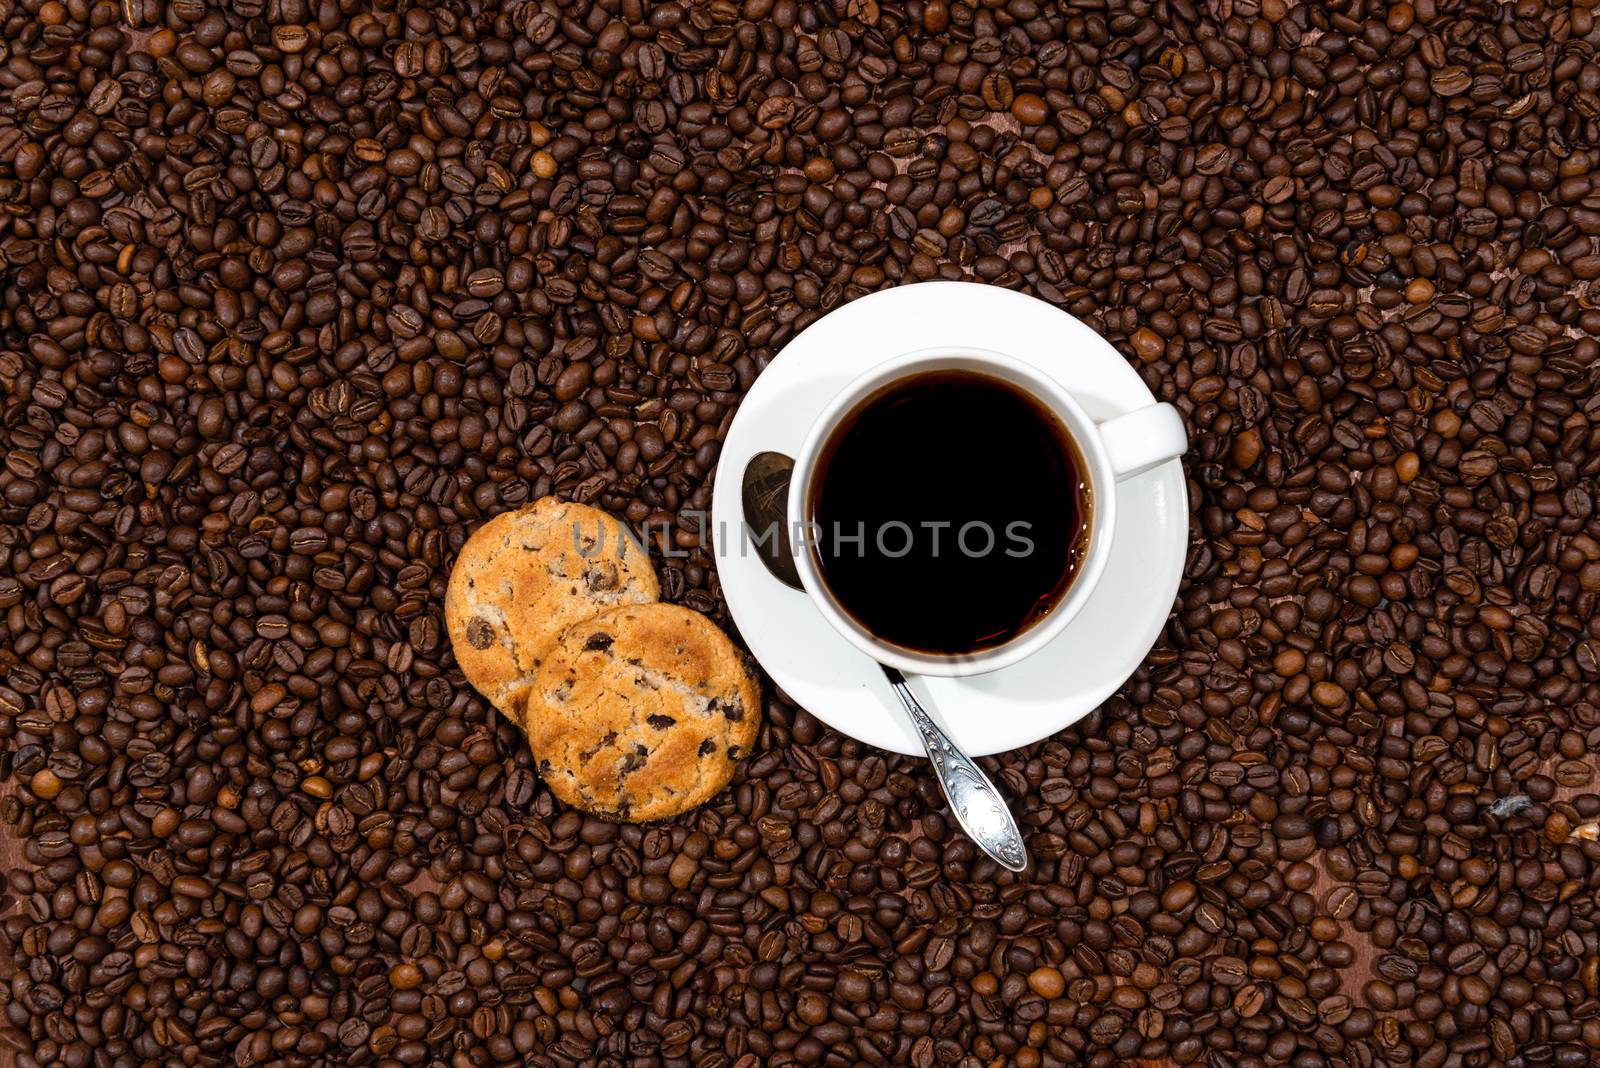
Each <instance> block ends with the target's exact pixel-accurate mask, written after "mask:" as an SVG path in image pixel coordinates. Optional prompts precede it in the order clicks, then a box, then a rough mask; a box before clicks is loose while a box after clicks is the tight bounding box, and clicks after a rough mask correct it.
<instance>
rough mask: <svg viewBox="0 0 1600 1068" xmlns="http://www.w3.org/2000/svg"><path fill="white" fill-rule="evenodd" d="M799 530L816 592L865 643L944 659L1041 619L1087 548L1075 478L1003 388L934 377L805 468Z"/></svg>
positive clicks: (903, 391) (1055, 443) (1082, 478)
mask: <svg viewBox="0 0 1600 1068" xmlns="http://www.w3.org/2000/svg"><path fill="white" fill-rule="evenodd" d="M809 498H810V499H809V500H808V502H807V509H806V511H807V518H808V519H809V520H810V521H811V523H812V527H811V531H810V538H811V539H812V550H811V551H812V552H813V553H814V554H815V557H816V560H817V563H818V565H819V569H820V571H821V573H822V576H823V580H824V582H825V584H826V586H827V588H828V591H829V592H830V593H831V594H832V596H833V599H834V600H835V601H836V602H837V603H838V605H839V607H840V608H842V609H843V610H844V612H845V613H846V614H847V615H849V616H852V617H853V618H854V619H855V620H856V622H858V623H859V624H860V625H861V626H862V627H863V628H864V629H866V630H867V631H868V632H869V633H871V634H873V635H875V636H876V637H878V638H880V639H882V640H884V641H887V642H891V643H893V644H895V645H899V646H901V647H903V648H906V649H910V650H914V651H917V652H924V653H933V654H940V655H955V654H961V653H969V652H975V651H978V650H981V649H986V648H991V647H993V646H996V645H1000V644H1003V643H1005V642H1007V641H1009V640H1011V639H1012V638H1014V637H1016V636H1017V635H1019V634H1021V633H1022V632H1024V631H1025V630H1027V629H1028V628H1029V627H1030V626H1032V625H1033V624H1034V623H1035V622H1036V621H1038V620H1039V619H1041V618H1043V617H1044V616H1045V615H1046V614H1048V613H1049V612H1050V610H1051V609H1052V608H1054V607H1055V606H1056V605H1057V604H1058V603H1060V601H1061V599H1062V597H1063V596H1064V595H1065V593H1066V591H1067V589H1068V587H1069V586H1070V585H1071V584H1072V580H1073V577H1074V576H1075V575H1076V574H1077V571H1078V567H1079V565H1080V564H1081V562H1082V560H1083V558H1084V555H1085V551H1086V550H1087V547H1088V540H1089V518H1090V502H1089V493H1088V476H1087V473H1086V466H1085V464H1084V461H1083V460H1082V458H1081V456H1080V455H1079V453H1078V450H1077V448H1076V446H1075V445H1074V444H1073V442H1072V439H1071V437H1070V435H1069V434H1068V432H1067V429H1066V427H1064V426H1063V425H1062V424H1061V421H1060V420H1059V419H1057V418H1056V417H1055V415H1054V414H1052V413H1051V412H1050V411H1049V409H1047V408H1046V407H1045V406H1044V405H1043V404H1041V403H1040V402H1039V401H1038V400H1036V399H1035V398H1034V397H1032V396H1031V395H1029V394H1028V393H1027V392H1025V391H1024V390H1022V389H1020V388H1019V387H1017V386H1015V385H1012V384H1011V383H1010V382H1006V381H1003V380H1001V379H999V378H994V377H991V376H989V375H984V374H979V373H976V372H971V371H932V372H927V373H923V374H917V375H912V376H909V377H907V378H903V379H901V380H899V381H897V382H893V383H891V384H889V385H888V386H886V387H884V388H883V389H881V390H879V391H878V392H877V393H875V394H873V395H872V396H870V397H868V398H867V399H866V400H864V401H863V402H861V403H860V404H858V405H857V406H856V407H855V408H854V409H852V410H851V411H850V412H849V413H848V414H847V415H846V416H845V417H844V419H843V420H842V421H841V422H840V424H839V426H838V427H837V428H835V429H834V431H833V433H832V435H831V436H830V437H829V439H828V441H827V442H826V443H825V444H824V445H823V447H822V450H821V452H820V454H819V461H818V465H817V473H816V476H815V477H814V478H813V480H812V483H811V490H810V494H809Z"/></svg>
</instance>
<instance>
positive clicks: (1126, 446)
mask: <svg viewBox="0 0 1600 1068" xmlns="http://www.w3.org/2000/svg"><path fill="white" fill-rule="evenodd" d="M937 371H966V372H970V373H976V374H980V375H986V376H988V377H990V378H996V379H1000V380H1001V381H1004V382H1007V383H1009V384H1010V385H1012V386H1013V387H1016V388H1018V389H1021V390H1022V391H1024V392H1026V393H1027V394H1029V395H1030V396H1032V397H1033V398H1034V399H1035V400H1036V401H1037V402H1038V403H1039V404H1040V405H1041V406H1043V407H1044V408H1045V409H1046V410H1047V411H1049V412H1051V413H1052V414H1054V415H1055V417H1056V418H1057V419H1059V420H1060V421H1061V424H1062V425H1063V426H1064V427H1065V428H1066V430H1067V433H1068V434H1069V435H1070V437H1071V438H1072V441H1073V443H1074V444H1075V445H1076V446H1077V448H1078V452H1079V454H1080V456H1081V457H1082V458H1083V461H1084V468H1085V470H1084V472H1083V474H1084V476H1085V478H1086V480H1087V482H1088V498H1089V502H1090V503H1089V538H1088V545H1087V548H1086V549H1085V551H1084V554H1083V557H1082V559H1081V561H1080V563H1079V566H1078V570H1077V573H1076V575H1074V576H1073V578H1072V581H1071V583H1070V584H1069V585H1068V587H1067V589H1066V591H1065V592H1064V593H1063V594H1062V596H1061V598H1060V600H1059V601H1057V603H1056V604H1055V606H1054V607H1053V608H1051V609H1050V610H1049V611H1048V612H1046V613H1045V614H1044V615H1043V616H1041V617H1040V618H1039V619H1038V620H1037V621H1036V622H1034V623H1033V624H1032V625H1031V626H1029V627H1028V628H1027V629H1025V630H1023V631H1022V632H1021V633H1019V634H1017V635H1016V636H1014V637H1013V638H1011V639H1010V640H1008V641H1005V642H1003V643H1001V644H998V645H993V646H985V647H984V648H981V649H978V650H975V651H972V652H967V653H959V654H949V655H946V654H942V653H929V652H925V651H921V650H917V649H910V648H907V647H905V646H901V645H897V644H895V643H893V642H889V641H886V640H884V639H882V638H880V637H878V636H876V635H874V634H872V633H871V632H870V631H868V630H867V629H866V628H865V627H863V626H862V625H861V624H860V623H859V622H857V621H856V620H855V619H854V618H853V617H852V616H851V615H850V614H849V613H848V612H846V611H845V610H844V608H843V607H842V606H841V605H840V604H839V602H838V600H837V599H836V598H835V596H834V594H833V593H832V591H831V590H830V589H829V588H828V584H827V582H826V581H825V580H824V578H823V574H822V562H821V558H820V556H819V555H818V550H817V546H816V543H815V538H812V537H806V536H800V537H793V538H791V539H790V541H791V544H792V548H793V553H794V561H795V566H796V568H797V570H798V571H799V573H800V578H801V582H802V583H803V585H804V586H805V590H806V594H807V596H809V597H810V598H811V600H812V602H813V603H815V604H816V606H817V609H818V611H820V612H821V613H822V615H823V618H825V619H826V620H827V621H828V623H829V624H830V625H831V626H833V627H834V629H836V630H837V631H838V632H839V633H840V634H841V635H843V636H844V638H845V639H846V640H847V641H849V642H850V644H851V645H853V646H855V647H856V648H857V649H859V650H861V652H863V653H865V654H866V655H867V656H869V657H871V658H872V659H874V660H876V661H878V662H879V663H881V664H887V665H889V666H890V667H896V668H899V669H900V670H901V671H905V672H911V673H915V674H918V675H943V676H960V675H980V674H983V673H984V672H988V671H998V670H1000V669H1001V668H1004V667H1009V666H1011V665H1012V664H1015V663H1017V662H1019V661H1021V660H1023V659H1025V658H1027V657H1029V656H1032V655H1033V654H1034V653H1036V652H1038V651H1039V650H1040V649H1043V648H1044V647H1045V646H1046V645H1048V644H1049V643H1050V642H1051V641H1052V640H1054V639H1055V637H1056V636H1057V635H1059V634H1060V633H1061V631H1062V630H1063V629H1065V627H1066V626H1067V624H1068V623H1070V622H1071V621H1072V618H1073V617H1074V616H1076V615H1077V614H1078V612H1079V611H1080V610H1081V609H1082V608H1083V606H1084V605H1085V604H1087V603H1088V601H1089V599H1090V598H1091V597H1093V596H1094V591H1095V587H1096V586H1097V585H1098V583H1099V581H1100V576H1101V573H1102V572H1103V571H1104V570H1105V565H1106V559H1107V557H1108V556H1109V555H1110V551H1111V540H1112V538H1113V537H1114V536H1115V533H1116V521H1117V486H1118V483H1119V482H1121V481H1123V480H1125V479H1128V478H1132V477H1133V476H1135V475H1138V474H1141V473H1143V472H1145V471H1148V470H1150V469H1151V468H1153V467H1156V466H1157V465H1159V464H1162V463H1165V462H1166V461H1168V460H1171V459H1173V458H1174V457H1177V456H1182V455H1183V453H1184V451H1185V450H1186V449H1187V448H1188V437H1187V435H1186V434H1185V432H1184V428H1183V420H1182V419H1181V418H1180V417H1179V415H1178V412H1177V409H1175V408H1173V407H1172V405H1170V404H1152V405H1149V406H1147V407H1144V408H1140V409H1138V410H1136V411H1132V412H1129V413H1127V414H1126V415H1122V416H1119V417H1117V418H1115V419H1109V420H1106V421H1105V422H1102V423H1096V422H1095V421H1094V420H1092V419H1090V418H1089V416H1088V414H1087V413H1085V412H1084V410H1083V408H1082V407H1081V406H1080V405H1079V404H1078V402H1077V401H1075V400H1074V399H1073V398H1072V395H1071V394H1070V393H1069V392H1068V391H1067V390H1066V389H1065V388H1064V387H1063V386H1062V385H1061V384H1060V383H1058V382H1057V381H1055V380H1054V379H1053V378H1051V377H1050V376H1048V375H1046V374H1045V373H1043V372H1042V371H1040V370H1038V369H1036V368H1034V367H1032V366H1030V365H1029V364H1026V363H1023V362H1021V361H1020V360H1016V359H1013V358H1012V357H1010V356H1007V355H1005V354H1003V353H999V352H992V351H990V350H987V349H979V348H966V347H956V346H951V347H941V348H935V349H922V350H920V351H917V352H911V353H906V354H905V355H903V356H898V357H895V358H894V359H892V360H889V361H887V362H885V363H882V364H879V365H878V366H876V367H873V368H872V369H871V370H869V371H867V372H866V373H865V374H863V375H861V376H860V377H859V378H857V379H856V380H855V381H853V382H851V383H850V384H849V385H847V386H846V387H845V388H844V389H843V390H841V391H840V392H839V393H838V395H836V396H835V397H834V398H833V399H832V400H831V401H829V402H828V404H827V406H826V407H824V408H823V410H822V413H821V414H820V415H819V416H818V417H817V419H816V421H815V422H814V423H813V424H812V425H811V429H810V431H809V432H808V433H807V435H806V439H805V444H804V445H802V446H801V448H800V451H799V453H798V454H797V455H796V456H795V457H794V473H793V475H792V477H791V480H790V483H789V498H788V514H789V516H790V519H791V522H793V521H795V520H804V519H808V518H809V516H808V502H810V501H812V500H814V499H815V497H814V494H813V489H814V486H813V482H814V481H815V479H816V478H818V477H819V474H820V465H819V459H820V458H821V456H822V455H823V454H824V452H825V450H826V446H827V445H828V444H829V442H830V440H831V439H832V437H833V435H834V433H835V432H836V431H837V430H838V429H839V428H840V427H841V426H843V425H845V424H846V423H848V422H849V417H850V416H851V414H852V413H854V411H855V410H856V408H857V407H858V406H859V405H861V404H862V403H863V402H865V401H866V400H868V399H869V398H871V397H874V396H875V395H877V394H878V393H880V392H881V391H883V390H884V389H885V388H886V387H888V386H890V385H891V384H893V383H895V382H898V381H900V380H902V379H906V378H912V377H915V376H919V375H923V374H928V373H930V372H937ZM1062 492H1064V493H1065V492H1071V490H1070V489H1069V488H1067V487H1063V488H1062ZM799 529H800V530H801V531H802V533H803V532H804V529H805V528H803V527H801V528H799ZM950 611H952V612H959V611H961V605H960V604H959V603H952V604H951V605H950Z"/></svg>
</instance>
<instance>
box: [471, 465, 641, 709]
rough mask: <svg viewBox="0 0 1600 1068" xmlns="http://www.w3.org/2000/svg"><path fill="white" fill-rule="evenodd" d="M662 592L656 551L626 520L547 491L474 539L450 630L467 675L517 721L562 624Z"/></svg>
mask: <svg viewBox="0 0 1600 1068" xmlns="http://www.w3.org/2000/svg"><path fill="white" fill-rule="evenodd" d="M659 595H660V587H659V585H658V584H657V582H656V573H655V568H654V567H653V566H652V565H651V563H650V557H649V554H648V553H646V552H645V550H644V548H643V546H641V545H640V544H639V543H638V542H637V541H636V540H634V538H633V536H632V535H631V534H629V533H628V532H627V531H626V530H625V529H624V528H623V526H622V524H621V523H619V522H618V521H617V520H616V519H615V518H613V517H612V516H609V515H607V514H606V513H605V512H602V511H600V510H599V509H596V508H590V507H589V506H587V505H583V504H570V503H567V502H565V501H559V500H556V499H555V498H554V497H545V498H543V499H541V500H538V501H535V502H534V503H533V504H530V505H528V506H526V507H524V508H519V509H517V510H516V511H513V512H503V513H501V514H500V515H497V516H495V517H494V518H493V519H490V520H489V521H488V522H487V523H485V524H483V526H481V527H479V528H478V529H477V531H476V532H474V533H473V535H472V537H470V538H468V539H467V543H466V544H465V545H463V546H462V547H461V551H460V552H459V553H458V554H457V555H456V562H455V567H454V568H453V569H452V570H451V572H450V584H449V586H448V587H447V588H446V590H445V598H444V620H445V628H446V630H447V631H448V632H449V635H450V644H451V646H452V648H454V650H455V654H456V663H458V664H460V665H461V670H462V671H463V672H464V673H465V674H466V676H467V681H468V682H470V683H472V685H473V686H474V687H476V688H477V690H478V692H480V693H482V694H483V695H484V696H485V697H487V698H488V699H489V700H490V701H492V702H494V705H495V707H497V708H499V709H500V710H501V711H502V712H504V713H506V714H507V715H509V716H511V718H512V719H514V720H515V719H518V713H517V709H518V708H520V702H517V701H514V700H513V698H514V696H515V695H516V693H517V691H518V690H520V689H522V688H523V687H525V686H527V685H528V683H529V682H531V681H532V676H533V673H534V672H535V671H537V670H538V668H539V662H540V660H541V659H542V658H543V656H544V654H545V651H546V650H547V649H548V648H549V647H550V645H551V644H552V643H553V642H554V641H555V640H556V638H557V637H558V636H559V635H560V634H561V632H562V631H564V630H566V629H567V628H568V627H570V626H571V625H572V624H574V623H576V622H578V621H580V620H583V619H587V618H588V617H590V616H592V615H594V614H595V613H596V612H601V611H604V610H605V609H608V608H613V607H615V606H617V605H624V604H645V603H649V602H653V601H655V600H656V598H657V597H658V596H659Z"/></svg>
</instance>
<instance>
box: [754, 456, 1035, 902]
mask: <svg viewBox="0 0 1600 1068" xmlns="http://www.w3.org/2000/svg"><path fill="white" fill-rule="evenodd" d="M793 471H794V461H793V460H791V459H790V458H789V457H787V456H785V455H783V454H782V453H778V452H758V453H756V455H755V456H753V457H751V459H750V463H749V464H747V465H746V466H745V469H744V479H743V485H742V486H741V491H742V492H741V496H742V497H743V500H744V521H745V525H746V526H747V527H749V529H750V530H751V531H768V530H771V529H772V525H773V524H774V523H776V524H777V529H778V536H777V537H775V538H768V537H763V538H760V539H757V538H751V539H750V541H751V542H752V543H753V544H754V545H755V548H756V552H757V554H758V555H759V556H760V557H761V562H762V563H763V564H765V565H766V567H767V570H768V571H770V572H772V575H773V577H774V578H776V579H777V580H778V581H780V582H782V583H783V584H784V585H786V586H790V587H793V588H794V589H797V590H801V591H802V592H803V591H804V587H802V586H801V584H800V573H799V572H798V571H797V570H796V569H795V565H794V554H793V551H792V547H791V543H790V541H789V522H788V519H789V517H788V514H787V510H786V507H785V502H786V501H787V500H788V496H789V476H790V474H791V473H792V472H793ZM878 667H879V668H881V669H882V670H883V673H884V675H885V676H886V677H887V678H888V680H889V685H890V686H891V687H892V688H893V689H894V692H895V696H896V697H898V698H899V699H900V704H901V706H902V707H904V708H905V710H906V715H908V716H909V717H911V722H912V725H913V726H915V727H916V728H917V736H918V737H920V738H921V739H922V748H923V750H924V751H925V752H926V753H927V754H928V762H929V763H931V764H932V765H933V773H934V775H935V776H936V777H937V778H938V780H939V788H940V789H941V790H943V791H944V796H945V797H946V798H947V799H948V800H949V802H950V808H951V809H952V810H953V811H954V812H955V815H956V822H958V823H960V824H961V829H962V830H964V831H966V832H967V836H968V837H970V838H971V839H972V840H973V841H974V842H976V843H977V845H978V848H979V849H982V850H983V851H984V852H985V853H987V854H988V855H989V856H990V857H992V858H994V861H995V862H996V863H997V864H999V865H1000V866H1001V867H1004V868H1007V869H1009V870H1011V871H1022V870H1023V869H1024V868H1026V867H1027V866H1028V852H1027V850H1026V849H1024V848H1023V845H1022V833H1021V832H1020V831H1018V830H1017V821H1016V820H1015V819H1013V818H1012V816H1011V810H1010V809H1008V808H1007V807H1006V803H1005V800H1004V799H1003V798H1002V797H1001V796H1000V791H999V790H998V789H996V788H995V785H994V783H993V782H991V781H990V780H989V776H988V775H985V774H984V771H983V769H982V768H980V767H979V766H978V764H977V762H976V761H975V760H973V759H972V758H971V757H970V756H968V755H967V754H965V753H963V752H962V751H961V749H960V748H959V747H958V746H957V745H956V743H955V742H954V741H953V740H951V738H950V735H948V734H946V733H945V731H944V728H942V727H940V726H939V725H938V724H937V723H935V722H934V721H933V717H932V716H930V715H928V713H927V711H926V710H925V709H924V708H923V707H922V705H921V704H920V703H919V702H918V701H917V697H916V695H915V694H913V693H912V692H911V687H909V686H907V685H906V677H905V676H904V675H902V674H901V673H900V671H899V670H898V669H896V668H892V667H889V666H887V665H885V664H879V665H878Z"/></svg>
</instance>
